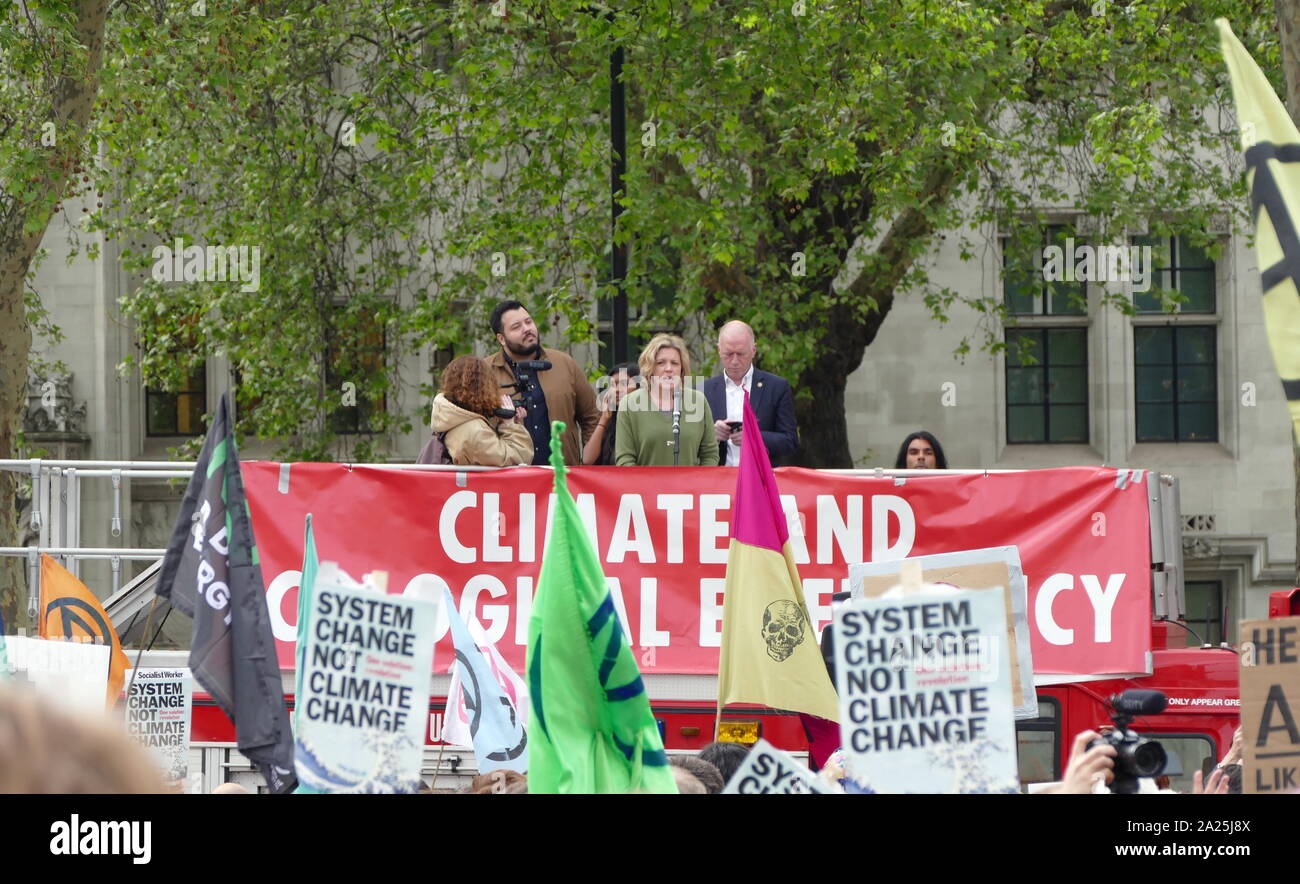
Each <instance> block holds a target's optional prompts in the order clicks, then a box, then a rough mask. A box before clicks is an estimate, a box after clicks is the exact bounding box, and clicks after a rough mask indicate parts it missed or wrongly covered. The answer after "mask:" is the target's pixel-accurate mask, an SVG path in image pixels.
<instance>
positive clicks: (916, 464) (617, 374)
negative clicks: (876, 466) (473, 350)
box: [421, 300, 948, 470]
mask: <svg viewBox="0 0 1300 884" xmlns="http://www.w3.org/2000/svg"><path fill="white" fill-rule="evenodd" d="M491 325H492V332H493V334H495V335H496V339H497V343H498V344H499V345H500V349H499V350H498V351H497V352H495V353H493V354H492V355H491V356H489V357H487V358H486V359H482V358H479V357H477V356H471V355H467V356H460V357H457V358H456V359H454V360H453V361H452V363H451V364H450V365H449V366H448V367H447V368H446V369H445V370H444V371H443V375H442V385H441V390H440V392H439V393H438V395H437V396H436V397H435V398H434V404H433V414H432V418H431V426H432V429H433V433H434V442H435V443H436V444H434V446H433V448H434V449H435V450H436V451H437V452H439V455H440V459H441V462H444V463H454V464H460V465H467V466H491V467H504V466H518V465H524V464H538V465H544V464H547V463H549V462H550V455H551V437H550V423H551V421H553V420H558V421H563V422H564V424H565V431H564V436H563V445H564V451H563V454H564V462H565V463H567V464H585V465H597V466H642V467H644V466H718V465H721V466H729V467H734V466H739V465H740V449H741V444H742V442H743V435H744V434H743V428H742V420H741V419H742V416H743V413H744V399H745V394H746V393H748V394H749V402H750V407H751V408H752V409H753V411H754V416H755V418H756V419H757V420H758V426H759V431H760V433H761V434H762V437H763V438H762V441H763V446H764V447H765V448H766V449H767V453H768V457H769V458H770V460H771V462H772V464H773V465H774V466H777V465H780V464H781V463H784V462H787V461H788V460H789V459H790V458H791V457H792V456H793V455H794V454H795V453H796V452H797V451H798V450H799V431H798V427H797V424H796V422H795V415H794V394H793V392H792V391H791V388H790V384H789V382H788V381H786V380H785V379H784V378H782V377H779V376H778V375H775V374H772V373H771V372H767V371H763V370H762V369H759V368H758V367H757V366H755V365H754V360H755V357H756V356H757V355H758V343H757V340H756V338H755V336H754V330H753V329H752V328H750V327H749V325H747V324H746V323H744V322H742V321H740V320H732V321H731V322H728V323H726V324H725V325H723V326H722V328H720V329H719V330H718V361H719V363H720V365H721V367H722V372H721V374H719V375H716V376H713V377H709V378H707V379H705V380H704V382H703V383H702V384H700V385H699V386H698V387H697V386H696V385H695V384H694V383H693V376H692V374H691V354H690V351H689V350H688V349H687V346H686V342H685V341H683V340H682V339H681V338H680V337H678V336H677V335H673V334H657V335H655V336H654V337H653V338H651V340H650V342H649V343H648V344H646V346H645V348H644V349H643V350H642V351H641V355H640V357H639V358H638V359H637V361H636V362H635V363H630V362H629V363H621V364H619V365H616V366H614V367H613V368H611V369H610V371H609V372H608V374H607V375H606V378H607V379H608V380H607V385H606V387H605V389H604V390H603V391H602V392H601V394H600V395H599V396H597V395H596V392H595V390H594V389H593V388H592V385H591V383H590V382H588V380H587V378H586V376H585V375H584V374H583V372H582V370H581V369H580V368H579V366H578V364H577V363H576V362H575V361H574V360H573V358H572V357H571V356H569V355H568V354H567V353H564V352H563V351H560V350H553V349H551V348H549V347H544V346H542V343H541V337H540V335H539V332H538V330H537V324H536V323H535V322H534V321H533V317H532V315H531V314H530V313H529V312H528V308H526V307H525V306H524V305H523V304H522V303H520V302H519V301H514V300H509V301H502V302H501V303H499V304H497V306H496V307H495V308H494V309H493V310H492V315H491ZM504 390H511V391H512V392H511V393H505V392H503V391H504ZM443 452H445V454H443ZM421 460H422V461H423V462H439V459H438V458H434V457H424V456H422V458H421ZM894 466H895V468H896V469H900V470H902V469H908V470H917V469H941V470H942V469H947V468H948V461H947V458H946V457H945V456H944V453H943V447H942V446H941V445H940V444H939V440H938V439H936V438H935V437H934V436H933V434H931V433H928V432H926V431H924V430H921V431H918V432H915V433H912V434H911V435H910V436H908V437H907V438H906V439H905V440H904V441H903V444H902V447H901V448H900V449H899V452H898V459H897V462H896V463H895V465H894Z"/></svg>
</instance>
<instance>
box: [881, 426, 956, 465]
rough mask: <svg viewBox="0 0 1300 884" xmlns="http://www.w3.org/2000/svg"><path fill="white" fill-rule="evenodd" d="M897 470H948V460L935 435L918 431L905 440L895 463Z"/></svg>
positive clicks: (899, 448)
mask: <svg viewBox="0 0 1300 884" xmlns="http://www.w3.org/2000/svg"><path fill="white" fill-rule="evenodd" d="M894 469H896V470H946V469H948V458H947V457H945V456H944V453H943V446H942V445H940V444H939V440H938V439H936V438H934V434H933V433H930V432H927V431H926V430H918V431H916V432H915V433H913V434H912V435H910V436H908V437H907V438H906V439H904V440H903V444H902V445H900V446H899V447H898V457H897V458H896V459H895V461H894Z"/></svg>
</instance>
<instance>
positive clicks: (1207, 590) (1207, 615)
mask: <svg viewBox="0 0 1300 884" xmlns="http://www.w3.org/2000/svg"><path fill="white" fill-rule="evenodd" d="M1183 599H1184V602H1185V607H1186V615H1187V616H1186V617H1185V618H1184V619H1185V621H1186V623H1187V626H1188V628H1190V629H1192V630H1194V631H1195V633H1196V636H1199V637H1200V639H1201V641H1206V642H1209V643H1210V644H1212V645H1217V644H1219V643H1220V642H1222V641H1223V640H1224V634H1225V633H1224V625H1225V624H1224V621H1225V620H1226V618H1227V616H1228V611H1227V602H1226V600H1225V598H1224V595H1223V583H1222V581H1219V580H1188V581H1186V582H1185V583H1184V584H1183ZM1196 636H1193V635H1192V634H1191V633H1188V635H1187V647H1189V648H1195V647H1200V644H1199V642H1198V641H1197V638H1196Z"/></svg>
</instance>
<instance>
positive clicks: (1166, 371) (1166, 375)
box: [1134, 365, 1174, 403]
mask: <svg viewBox="0 0 1300 884" xmlns="http://www.w3.org/2000/svg"><path fill="white" fill-rule="evenodd" d="M1134 377H1135V379H1136V381H1137V401H1138V402H1139V403H1146V402H1172V401H1173V399H1174V376H1173V369H1172V368H1171V367H1170V366H1167V365H1139V366H1137V367H1136V368H1135V369H1134Z"/></svg>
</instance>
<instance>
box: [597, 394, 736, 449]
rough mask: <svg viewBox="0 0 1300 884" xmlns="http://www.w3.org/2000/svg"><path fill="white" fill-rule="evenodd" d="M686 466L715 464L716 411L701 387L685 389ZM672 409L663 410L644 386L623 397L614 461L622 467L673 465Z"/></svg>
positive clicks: (682, 424) (683, 398) (684, 445)
mask: <svg viewBox="0 0 1300 884" xmlns="http://www.w3.org/2000/svg"><path fill="white" fill-rule="evenodd" d="M679 425H680V427H681V440H682V456H681V459H680V460H679V461H678V465H679V466H683V467H716V466H717V465H718V439H717V436H715V435H714V433H713V411H712V410H711V409H710V408H709V401H708V400H707V399H705V398H704V393H702V392H701V391H699V390H693V389H692V390H683V391H682V417H681V421H680V424H679ZM672 439H673V413H672V411H660V410H659V408H658V406H657V405H655V403H654V400H652V399H651V398H650V393H649V392H648V391H647V390H645V389H644V388H643V389H640V390H635V391H633V392H632V393H630V394H628V395H627V396H625V397H623V401H622V402H621V403H619V407H618V437H617V438H616V439H615V440H614V441H615V446H614V463H616V464H617V465H618V466H620V467H670V466H672V465H673V446H672V444H671V443H672Z"/></svg>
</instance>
